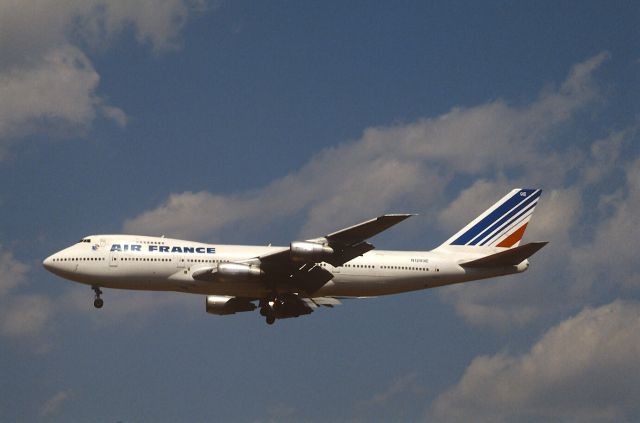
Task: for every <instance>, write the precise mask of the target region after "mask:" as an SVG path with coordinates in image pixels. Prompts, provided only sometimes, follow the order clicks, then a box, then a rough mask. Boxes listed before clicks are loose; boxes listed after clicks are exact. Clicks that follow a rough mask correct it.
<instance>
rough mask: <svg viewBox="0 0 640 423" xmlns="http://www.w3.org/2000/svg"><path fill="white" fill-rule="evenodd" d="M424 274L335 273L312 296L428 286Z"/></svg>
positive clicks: (386, 292)
mask: <svg viewBox="0 0 640 423" xmlns="http://www.w3.org/2000/svg"><path fill="white" fill-rule="evenodd" d="M428 284H429V279H428V277H425V276H422V275H421V276H420V277H415V276H407V277H392V276H388V275H375V276H374V275H344V274H341V275H336V277H334V278H333V279H332V280H331V281H329V282H328V283H327V284H326V285H324V286H323V287H322V288H320V289H319V290H318V291H316V292H314V293H313V295H314V296H329V297H330V296H336V297H339V296H345V297H373V296H378V295H389V294H397V293H400V292H408V291H415V290H418V289H424V288H428V287H429V286H428Z"/></svg>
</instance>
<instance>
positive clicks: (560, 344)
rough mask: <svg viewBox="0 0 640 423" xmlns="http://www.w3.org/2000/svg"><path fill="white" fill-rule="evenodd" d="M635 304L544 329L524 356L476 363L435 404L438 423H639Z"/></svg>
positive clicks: (639, 333)
mask: <svg viewBox="0 0 640 423" xmlns="http://www.w3.org/2000/svg"><path fill="white" fill-rule="evenodd" d="M638 354H640V304H639V303H637V302H624V301H615V302H613V303H611V304H608V305H605V306H602V307H599V308H596V309H591V308H587V309H585V310H583V311H582V312H580V313H579V314H578V315H576V316H575V317H572V318H570V319H567V320H566V321H563V322H561V323H560V324H558V325H556V326H555V327H553V328H551V329H549V330H548V331H547V332H546V333H545V334H544V336H542V338H541V339H540V340H539V341H538V342H536V343H535V345H533V346H532V347H531V349H530V350H529V351H527V352H526V353H524V354H519V355H513V354H508V353H500V354H496V355H494V356H481V357H477V358H476V359H474V360H473V361H472V362H471V364H470V365H469V367H468V368H467V369H466V371H465V373H464V375H463V376H462V378H461V380H460V381H459V382H458V383H457V384H456V385H455V386H454V387H453V388H451V389H450V390H448V391H447V392H445V393H443V394H442V395H440V396H439V397H438V398H437V399H436V400H435V401H434V403H433V406H432V415H431V416H430V419H431V420H435V421H438V422H458V421H461V422H462V421H477V422H483V421H486V422H502V421H522V422H538V421H540V422H543V421H558V422H561V421H566V422H574V421H581V422H609V421H636V420H638V418H640V405H639V403H638V401H637V398H638V397H639V396H640V374H639V373H638V371H637V357H638Z"/></svg>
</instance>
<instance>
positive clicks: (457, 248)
mask: <svg viewBox="0 0 640 423" xmlns="http://www.w3.org/2000/svg"><path fill="white" fill-rule="evenodd" d="M540 194H541V190H539V189H521V188H517V189H514V190H512V191H510V192H509V193H508V194H507V195H505V196H504V197H502V198H501V199H500V200H499V201H498V202H497V203H495V204H494V205H493V206H491V207H490V208H489V209H487V210H486V211H485V212H484V213H482V214H481V215H479V216H478V217H477V218H475V219H474V220H473V221H471V222H470V223H469V224H468V225H466V226H465V227H463V228H462V229H461V230H460V231H458V232H456V233H455V234H454V235H453V236H451V237H450V238H449V239H447V240H446V241H445V242H444V243H443V244H442V245H440V246H438V247H437V248H435V249H433V250H431V251H383V250H374V246H373V244H371V243H369V242H367V240H368V239H369V238H371V237H373V236H374V235H376V234H378V233H380V232H382V231H384V230H386V229H388V228H390V227H391V226H393V225H395V224H397V223H400V222H402V221H403V220H405V219H407V218H408V217H410V216H413V215H412V214H385V215H382V216H379V217H377V218H374V219H371V220H367V221H365V222H362V223H359V224H357V225H354V226H350V227H348V228H345V229H341V230H339V231H336V232H333V233H330V234H328V235H325V236H322V237H319V238H313V239H307V240H304V241H293V242H291V243H290V244H289V246H285V247H275V246H271V245H269V246H246V245H221V244H206V243H200V242H192V241H183V240H179V239H170V238H165V237H164V236H162V237H151V236H138V235H91V236H87V237H84V238H82V239H81V240H80V241H79V242H77V243H76V244H74V245H72V246H70V247H68V248H65V249H63V250H61V251H58V252H57V253H55V254H53V255H51V256H49V257H47V258H46V259H45V260H44V261H43V265H44V267H45V268H46V269H47V270H49V271H50V272H52V273H54V274H56V275H58V276H61V277H63V278H65V279H69V280H71V281H74V282H79V283H82V284H86V285H89V286H91V287H92V289H93V291H94V292H95V298H94V303H93V305H94V306H95V308H98V309H99V308H102V306H103V304H104V302H103V300H102V298H101V294H102V290H101V288H114V289H129V290H145V291H176V292H186V293H193V294H200V295H204V296H206V301H205V305H206V311H207V312H208V313H211V314H215V315H229V314H235V313H239V312H247V311H254V310H256V309H259V310H260V314H261V315H262V316H263V317H265V319H266V322H267V323H268V324H273V323H274V322H275V321H276V319H285V318H292V317H299V316H302V315H306V314H310V313H311V312H313V311H314V310H315V309H317V308H319V307H320V306H326V307H333V306H336V305H339V304H341V301H340V300H342V299H347V298H363V297H374V296H381V295H389V294H397V293H402V292H409V291H416V290H422V289H428V288H435V287H439V286H444V285H450V284H456V283H462V282H468V281H474V280H479V279H486V278H492V277H496V276H504V275H510V274H515V273H521V272H524V271H525V270H527V268H528V267H529V260H528V258H529V257H531V256H532V255H533V254H535V253H536V252H537V251H538V250H540V249H541V248H542V247H544V246H545V245H546V244H547V242H531V243H528V244H524V245H520V241H521V239H522V237H523V235H524V232H525V229H526V227H527V224H528V223H529V221H530V219H531V216H532V214H533V211H534V209H535V207H536V205H537V204H538V200H539V198H540ZM256 303H257V304H256Z"/></svg>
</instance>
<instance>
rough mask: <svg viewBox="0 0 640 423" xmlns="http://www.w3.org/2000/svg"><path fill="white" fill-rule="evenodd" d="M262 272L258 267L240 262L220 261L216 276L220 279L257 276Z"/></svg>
mask: <svg viewBox="0 0 640 423" xmlns="http://www.w3.org/2000/svg"><path fill="white" fill-rule="evenodd" d="M262 274H263V272H262V270H261V269H260V268H259V267H257V266H251V265H249V264H242V263H220V264H219V265H218V269H217V271H216V276H217V278H218V279H219V280H221V281H225V280H237V279H248V278H257V277H259V276H261V275H262Z"/></svg>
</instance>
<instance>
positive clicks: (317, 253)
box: [291, 241, 333, 262]
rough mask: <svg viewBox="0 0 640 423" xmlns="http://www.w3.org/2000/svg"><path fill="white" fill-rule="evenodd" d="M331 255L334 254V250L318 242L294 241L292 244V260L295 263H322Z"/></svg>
mask: <svg viewBox="0 0 640 423" xmlns="http://www.w3.org/2000/svg"><path fill="white" fill-rule="evenodd" d="M331 254H333V248H331V247H327V246H326V245H322V244H318V243H316V242H308V241H294V242H292V243H291V259H292V260H294V261H300V262H310V261H321V260H322V259H325V258H327V257H329V256H330V255H331Z"/></svg>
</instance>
